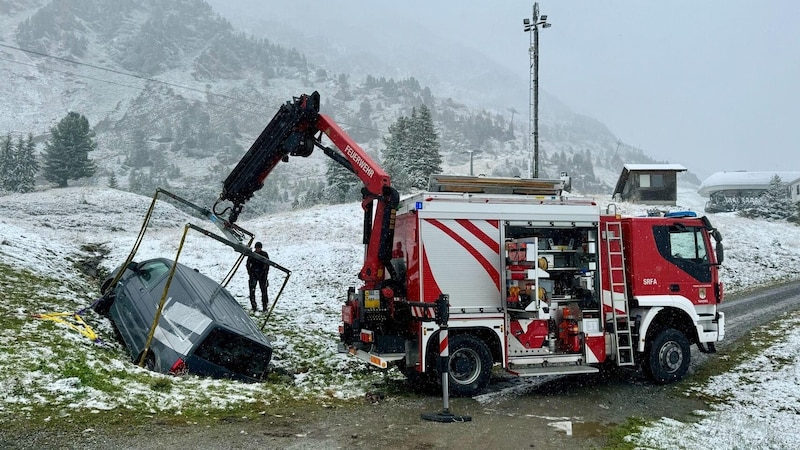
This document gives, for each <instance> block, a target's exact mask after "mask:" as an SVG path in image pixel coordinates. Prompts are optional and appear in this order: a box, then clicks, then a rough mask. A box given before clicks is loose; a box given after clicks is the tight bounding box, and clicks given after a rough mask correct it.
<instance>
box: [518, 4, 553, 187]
mask: <svg viewBox="0 0 800 450" xmlns="http://www.w3.org/2000/svg"><path fill="white" fill-rule="evenodd" d="M522 25H523V29H524V31H525V32H526V33H527V32H530V31H533V33H531V34H530V46H529V47H528V53H529V54H530V57H531V63H530V69H531V72H530V73H531V77H530V102H529V103H530V110H529V115H528V116H529V120H528V137H529V138H530V137H531V136H532V139H529V142H531V141H532V146H533V156H532V157H531V158H530V159H529V160H528V178H539V27H542V28H550V26H551V24H549V23H547V15H545V14H543V15H542V16H541V17H540V16H539V3H534V4H533V17H532V18H531V19H522ZM531 166H533V170H531Z"/></svg>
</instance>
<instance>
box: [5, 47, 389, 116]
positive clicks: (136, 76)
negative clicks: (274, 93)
mask: <svg viewBox="0 0 800 450" xmlns="http://www.w3.org/2000/svg"><path fill="white" fill-rule="evenodd" d="M0 47H3V48H7V49H10V50H16V51H20V52H23V53H28V54H31V55H34V56H38V57H41V58H49V59H54V60H57V61H61V62H66V63H69V64H75V65H78V66H85V67H90V68H92V69H97V70H102V71H104V72H109V73H113V74H117V75H122V76H126V77H130V78H135V79H139V80H143V81H149V82H152V83H158V84H163V85H166V86H170V87H175V88H178V89H185V90H189V91H194V92H198V93H201V94H203V95H206V94H210V95H212V96H214V97H220V98H223V99H227V100H230V101H233V102H236V103H246V104H250V105H254V106H257V107H259V108H267V107H268V105H265V104H263V103H257V102H252V101H249V100H244V99H240V98H235V97H231V96H229V95H225V94H215V93H213V92H210V91H205V90H202V89H198V88H193V87H191V86H185V85H180V84H176V83H171V82H168V81H163V80H159V79H157V78H151V77H145V76H142V75H136V74H134V73H129V72H124V71H121V70H116V69H111V68H108V67H102V66H97V65H94V64H89V63H84V62H80V61H75V60H72V59H68V58H63V57H60V56H55V55H50V54H47V53H43V52H38V51H35V50H30V49H25V48H22V47H15V46H13V45H8V44H5V43H3V42H0ZM0 60H3V61H8V62H11V63H15V64H20V65H23V66H29V67H34V68H36V69H45V70H50V71H52V72H56V73H63V74H66V75H71V76H74V77H78V78H85V79H88V80H93V81H99V82H103V83H108V84H113V85H117V86H121V87H127V88H133V89H142V88H141V87H140V86H133V85H128V84H124V83H119V82H115V81H110V80H105V79H101V78H95V77H90V76H88V75H82V74H76V73H74V72H69V71H63V70H58V69H53V68H50V67H43V68H42V67H39V66H37V65H35V64H29V63H24V62H21V61H16V60H12V59H8V58H2V57H0ZM196 101H199V102H201V103H205V104H207V105H210V106H216V107H221V108H226V109H232V110H236V111H239V112H243V113H246V114H252V115H258V116H263V114H262V113H257V112H255V111H252V110H244V109H241V108H236V107H234V106H229V105H222V104H217V103H213V102H210V101H208V100H196ZM340 123H341V125H345V126H349V127H352V128H361V129H365V130H372V131H377V132H380V130H378V129H374V128H370V127H364V126H360V125H352V124H347V123H344V122H340Z"/></svg>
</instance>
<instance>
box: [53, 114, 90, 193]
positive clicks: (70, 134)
mask: <svg viewBox="0 0 800 450" xmlns="http://www.w3.org/2000/svg"><path fill="white" fill-rule="evenodd" d="M50 133H51V137H50V139H48V141H47V142H46V143H45V153H44V167H43V170H44V177H45V179H47V181H51V182H53V183H56V184H57V185H58V187H67V181H68V180H77V179H79V178H83V177H89V176H92V175H94V171H95V165H94V162H92V160H90V159H89V152H91V151H93V150H94V149H95V148H96V147H97V143H96V142H95V141H94V132H93V131H92V129H91V128H90V127H89V121H88V120H87V119H86V117H84V116H83V115H82V114H78V113H76V112H74V111H70V112H69V113H68V114H67V115H66V116H65V117H64V118H63V119H61V121H60V122H59V123H58V125H56V126H55V127H53V128H51V129H50Z"/></svg>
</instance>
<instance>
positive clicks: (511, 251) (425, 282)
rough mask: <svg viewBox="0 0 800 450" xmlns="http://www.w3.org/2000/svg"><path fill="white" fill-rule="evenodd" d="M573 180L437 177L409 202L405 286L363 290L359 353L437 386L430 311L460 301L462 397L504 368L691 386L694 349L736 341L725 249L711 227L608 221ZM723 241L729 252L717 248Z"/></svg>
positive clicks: (689, 219)
mask: <svg viewBox="0 0 800 450" xmlns="http://www.w3.org/2000/svg"><path fill="white" fill-rule="evenodd" d="M562 187H563V183H562V182H561V181H560V180H539V179H509V178H500V179H497V178H494V179H493V178H482V177H457V176H434V177H432V180H431V185H430V187H429V191H428V192H423V193H420V194H417V195H414V196H411V197H409V198H405V199H403V200H401V201H400V204H399V206H398V209H397V216H396V221H395V233H394V242H393V248H394V252H393V254H392V259H391V265H392V268H391V272H392V273H394V274H395V275H396V277H394V278H389V277H387V280H386V282H385V283H383V284H381V285H378V286H377V289H373V290H355V289H351V291H350V293H349V296H348V299H347V301H346V303H345V305H344V306H343V310H342V317H343V325H342V327H341V328H340V333H341V339H342V342H343V344H344V347H345V348H346V350H348V351H349V352H350V353H351V354H353V355H355V356H357V357H359V358H361V359H363V360H365V361H367V362H369V363H370V364H372V365H374V366H376V367H381V368H387V367H389V366H392V365H397V366H398V367H399V368H400V369H401V370H402V371H403V372H404V373H405V374H406V375H407V376H408V377H409V378H410V379H412V380H416V379H422V378H430V379H431V380H436V378H437V375H438V374H437V367H436V360H437V356H438V352H439V341H438V327H437V326H436V325H435V324H434V323H433V322H430V321H428V320H427V319H430V317H431V315H432V314H433V311H434V309H433V308H425V307H424V306H423V307H420V306H419V305H426V304H430V305H431V306H433V304H434V302H436V300H437V299H438V298H440V296H442V295H443V294H446V295H447V296H448V297H449V320H448V328H449V352H450V365H449V373H450V380H449V384H450V388H451V392H452V393H453V394H454V395H474V394H476V393H478V392H480V391H481V390H482V389H484V388H485V387H486V385H487V384H488V383H489V381H490V378H491V373H492V370H493V367H494V366H495V365H496V364H497V365H499V366H500V367H502V368H503V369H504V370H505V371H507V372H509V373H511V374H515V375H519V376H539V375H561V374H574V373H590V372H597V371H598V370H599V367H600V366H601V365H602V364H604V363H612V364H614V365H617V366H631V367H634V366H639V367H641V368H642V369H643V371H644V373H646V374H647V375H648V376H649V377H650V378H651V379H652V380H653V381H654V382H656V383H668V382H672V381H676V380H679V379H681V378H682V377H683V376H684V375H685V374H686V373H687V370H688V367H689V361H690V357H691V352H690V345H692V344H697V346H698V348H699V349H700V350H701V351H706V352H710V351H714V343H715V342H716V341H719V340H722V339H723V337H724V334H725V331H724V330H725V326H724V325H725V318H724V315H723V314H722V313H721V312H719V311H718V310H717V306H718V305H719V303H720V302H721V301H722V296H723V289H722V284H721V283H720V281H719V275H718V265H719V263H721V262H722V246H721V243H720V241H721V240H722V238H721V236H720V234H719V232H718V231H717V230H715V229H714V228H713V227H712V226H711V224H710V222H709V221H708V219H707V218H705V217H703V218H698V217H696V216H695V215H694V214H690V213H681V214H673V215H671V216H665V217H621V216H619V215H617V214H611V213H605V214H601V212H600V207H599V206H598V205H597V204H596V203H595V202H594V201H593V200H591V199H581V198H578V199H567V198H565V197H563V196H562V195H561V188H562ZM712 238H713V240H714V241H716V250H715V248H714V246H712Z"/></svg>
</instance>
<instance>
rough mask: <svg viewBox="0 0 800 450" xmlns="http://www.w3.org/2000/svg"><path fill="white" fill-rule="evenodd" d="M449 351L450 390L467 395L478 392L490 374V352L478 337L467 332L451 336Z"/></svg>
mask: <svg viewBox="0 0 800 450" xmlns="http://www.w3.org/2000/svg"><path fill="white" fill-rule="evenodd" d="M449 351H450V367H449V371H450V392H451V393H452V394H453V395H454V396H459V397H469V396H472V395H475V394H478V393H480V392H481V391H482V390H483V389H484V388H485V387H486V385H488V384H489V380H490V378H491V376H492V354H491V352H490V351H489V348H488V347H486V344H485V343H484V342H483V341H481V340H480V339H478V338H476V337H474V336H470V335H468V334H460V335H456V336H452V337H451V338H450V343H449Z"/></svg>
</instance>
